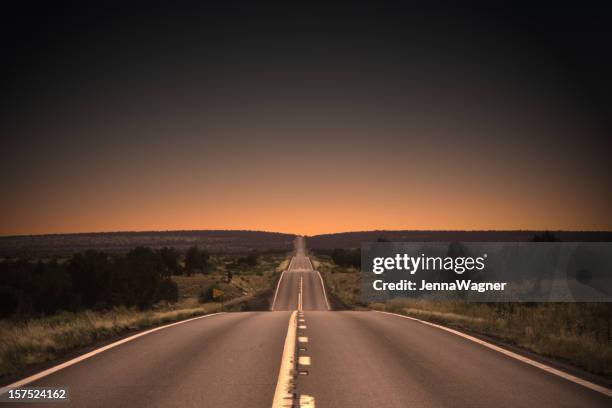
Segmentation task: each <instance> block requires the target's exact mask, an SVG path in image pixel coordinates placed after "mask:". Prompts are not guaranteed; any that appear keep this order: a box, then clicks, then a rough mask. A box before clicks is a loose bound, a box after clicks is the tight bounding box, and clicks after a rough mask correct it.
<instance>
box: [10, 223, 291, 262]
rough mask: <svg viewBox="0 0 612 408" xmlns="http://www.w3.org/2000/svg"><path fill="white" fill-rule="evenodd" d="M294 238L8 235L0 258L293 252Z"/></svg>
mask: <svg viewBox="0 0 612 408" xmlns="http://www.w3.org/2000/svg"><path fill="white" fill-rule="evenodd" d="M294 238H295V235H292V234H281V233H277V232H261V231H233V230H202V231H143V232H99V233H84V234H51V235H27V236H25V235H24V236H8V237H0V257H7V256H51V255H55V256H61V255H69V254H71V253H74V252H78V251H83V250H86V249H97V250H100V251H106V252H111V253H119V252H125V251H128V250H130V249H132V248H134V247H137V246H148V247H152V248H159V247H163V246H173V247H175V248H178V249H185V248H187V247H189V246H192V245H198V246H200V247H202V248H206V249H207V250H208V251H210V252H246V251H251V250H257V251H269V250H273V251H275V250H290V249H292V248H293V240H294Z"/></svg>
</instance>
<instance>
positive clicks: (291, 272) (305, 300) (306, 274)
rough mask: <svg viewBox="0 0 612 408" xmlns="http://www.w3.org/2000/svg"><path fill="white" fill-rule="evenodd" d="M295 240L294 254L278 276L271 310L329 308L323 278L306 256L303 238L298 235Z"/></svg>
mask: <svg viewBox="0 0 612 408" xmlns="http://www.w3.org/2000/svg"><path fill="white" fill-rule="evenodd" d="M295 242H296V244H295V246H296V251H295V256H294V257H293V258H292V259H291V263H290V264H289V268H288V269H287V270H286V271H285V272H283V274H282V275H281V277H280V280H279V282H278V287H277V290H276V294H275V297H274V299H273V301H272V310H298V309H300V310H329V303H328V301H327V294H326V293H325V287H324V285H323V279H322V278H321V274H320V273H319V272H317V271H315V270H313V268H312V263H311V262H310V258H308V256H306V244H305V240H304V238H303V237H298V238H297V239H296V241H295ZM300 299H301V302H302V304H301V305H300V304H299V302H300Z"/></svg>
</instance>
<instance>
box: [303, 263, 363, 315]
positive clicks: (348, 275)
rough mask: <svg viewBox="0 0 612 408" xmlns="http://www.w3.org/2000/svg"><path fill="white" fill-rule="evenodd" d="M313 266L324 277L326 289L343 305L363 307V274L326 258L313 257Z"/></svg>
mask: <svg viewBox="0 0 612 408" xmlns="http://www.w3.org/2000/svg"><path fill="white" fill-rule="evenodd" d="M311 261H312V266H313V268H314V269H315V270H318V271H319V272H320V273H321V276H322V277H323V281H324V282H325V287H326V288H327V289H328V290H329V291H330V292H331V293H332V294H333V295H334V296H335V297H336V298H337V299H339V300H340V301H341V302H342V303H344V304H345V305H348V306H361V305H362V304H361V301H360V298H359V296H360V282H361V274H360V273H359V271H358V270H356V269H353V268H342V267H339V266H337V265H336V264H334V263H333V262H332V261H331V260H329V259H327V258H326V257H317V258H315V257H311Z"/></svg>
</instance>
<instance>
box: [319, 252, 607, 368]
mask: <svg viewBox="0 0 612 408" xmlns="http://www.w3.org/2000/svg"><path fill="white" fill-rule="evenodd" d="M313 265H314V267H315V268H316V269H318V270H319V271H320V272H321V274H322V275H323V279H324V280H325V285H326V287H327V288H328V290H329V291H330V292H331V293H332V294H333V295H335V296H336V297H337V298H338V299H340V300H341V301H342V302H344V303H345V304H346V305H348V306H352V307H361V306H364V304H363V303H362V299H361V297H360V275H361V274H360V273H359V272H358V271H355V270H354V269H351V268H342V267H339V266H337V265H336V264H334V263H333V262H332V261H331V260H330V259H328V258H327V257H325V256H320V257H318V258H316V259H314V261H313ZM367 306H368V307H369V308H372V309H377V310H386V311H390V312H394V313H400V314H404V315H407V316H412V317H415V318H418V319H422V320H427V321H432V322H436V323H440V324H443V325H448V326H454V327H457V328H462V329H466V330H470V331H473V332H475V333H481V334H485V335H488V336H491V337H495V338H497V339H500V340H502V341H505V342H507V343H512V344H515V345H517V346H519V347H522V348H524V349H527V350H531V351H533V352H536V353H538V354H541V355H544V356H548V357H552V358H556V359H559V360H562V361H565V362H568V363H570V364H573V365H575V366H577V367H581V368H583V369H585V370H588V371H590V372H592V373H596V374H600V375H604V376H607V377H612V304H603V303H537V304H526V303H467V302H448V301H447V302H444V301H431V300H416V299H396V300H392V301H389V302H387V303H374V304H369V305H367Z"/></svg>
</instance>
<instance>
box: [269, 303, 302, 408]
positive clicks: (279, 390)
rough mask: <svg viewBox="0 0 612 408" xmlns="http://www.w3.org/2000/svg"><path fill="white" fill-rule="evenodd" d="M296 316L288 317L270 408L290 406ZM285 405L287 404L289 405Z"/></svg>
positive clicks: (294, 312)
mask: <svg viewBox="0 0 612 408" xmlns="http://www.w3.org/2000/svg"><path fill="white" fill-rule="evenodd" d="M296 315H297V312H296V311H293V312H292V313H291V316H290V317H289V326H288V327H287V337H285V346H284V348H283V355H282V357H281V365H280V369H279V371H278V380H277V382H276V390H275V391H274V399H273V400H272V408H280V407H287V406H292V399H293V395H292V393H291V386H292V381H293V369H294V366H295V361H294V357H295V335H296V331H297V318H296ZM287 403H289V405H288V404H287Z"/></svg>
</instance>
